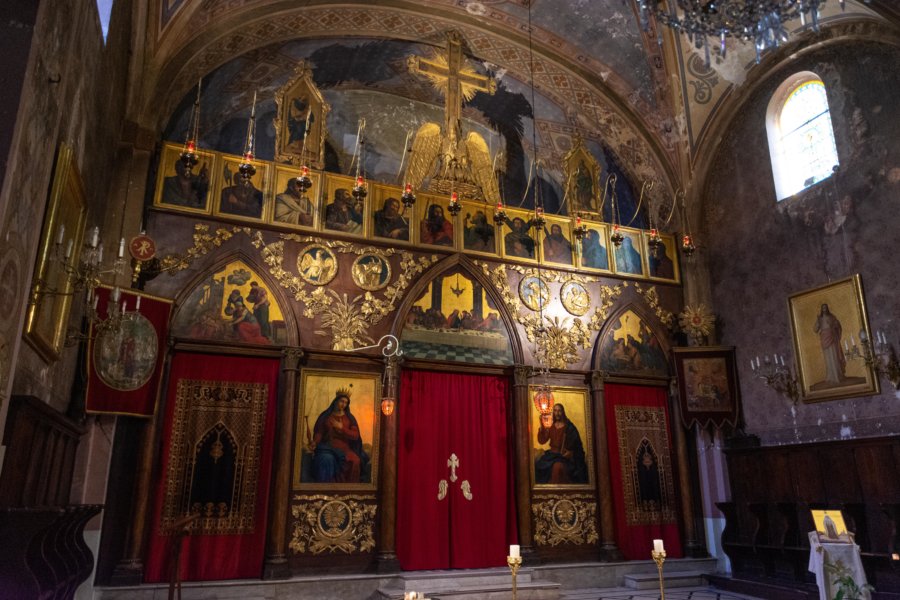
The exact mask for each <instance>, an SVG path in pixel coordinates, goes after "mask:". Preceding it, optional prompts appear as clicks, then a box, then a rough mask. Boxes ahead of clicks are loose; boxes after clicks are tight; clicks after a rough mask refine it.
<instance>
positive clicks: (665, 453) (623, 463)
mask: <svg viewBox="0 0 900 600" xmlns="http://www.w3.org/2000/svg"><path fill="white" fill-rule="evenodd" d="M604 394H605V398H606V423H607V428H608V432H609V435H608V436H607V437H608V443H609V446H608V448H609V462H610V471H611V479H612V490H613V498H614V505H615V512H616V543H617V544H618V546H619V549H620V550H621V551H622V554H623V555H624V557H625V558H626V559H628V560H649V559H650V551H651V550H652V548H653V540H654V539H662V540H663V542H664V543H665V547H666V555H667V556H668V557H670V558H680V557H681V556H682V550H681V539H680V537H679V533H678V516H677V515H678V510H677V500H676V494H675V484H674V482H675V479H676V478H675V475H674V473H673V470H672V466H673V461H672V442H671V440H672V436H671V432H670V429H669V426H668V415H667V411H666V391H665V389H664V388H661V387H651V386H637V385H621V384H611V383H609V384H606V385H605V386H604Z"/></svg>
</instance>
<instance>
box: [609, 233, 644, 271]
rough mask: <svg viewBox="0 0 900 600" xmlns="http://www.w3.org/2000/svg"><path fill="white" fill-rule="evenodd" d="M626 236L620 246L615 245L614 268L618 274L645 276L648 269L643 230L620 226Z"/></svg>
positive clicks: (613, 248) (613, 249)
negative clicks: (646, 267) (645, 258)
mask: <svg viewBox="0 0 900 600" xmlns="http://www.w3.org/2000/svg"><path fill="white" fill-rule="evenodd" d="M619 233H621V234H622V235H623V236H624V238H623V239H622V243H621V244H619V245H618V246H616V245H613V247H612V256H613V269H614V270H615V272H616V275H623V276H625V277H644V276H645V275H646V270H645V267H644V256H643V249H644V243H643V235H642V234H643V232H642V231H641V230H640V229H633V228H631V227H619Z"/></svg>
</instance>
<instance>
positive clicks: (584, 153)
mask: <svg viewBox="0 0 900 600" xmlns="http://www.w3.org/2000/svg"><path fill="white" fill-rule="evenodd" d="M563 164H564V165H565V167H564V168H565V181H566V189H565V197H566V198H568V200H569V214H575V213H576V212H579V211H598V210H599V206H600V197H601V195H602V192H601V191H600V189H599V188H600V172H601V169H600V163H598V162H597V159H596V158H594V156H593V155H592V154H591V153H590V152H589V151H588V149H587V147H586V146H585V145H584V139H582V137H581V136H578V137H576V138H575V143H574V144H573V145H572V148H571V149H570V150H569V151H568V152H567V153H566V155H565V156H564V157H563Z"/></svg>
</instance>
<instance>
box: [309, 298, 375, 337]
mask: <svg viewBox="0 0 900 600" xmlns="http://www.w3.org/2000/svg"><path fill="white" fill-rule="evenodd" d="M321 289H325V288H321ZM327 293H328V294H330V295H331V300H329V302H328V304H327V305H325V306H324V307H323V308H322V309H321V313H320V314H321V317H322V318H321V323H322V327H325V328H328V329H330V330H331V349H332V350H341V351H345V352H346V351H348V350H353V349H354V348H355V347H356V346H357V345H359V346H367V345H370V344H372V343H373V340H372V338H370V337H369V336H368V335H366V331H367V330H368V324H367V323H366V318H365V316H364V315H363V313H362V310H361V308H360V301H361V300H362V296H357V297H356V298H354V299H353V300H348V299H347V294H343V295H339V294H338V293H337V292H335V291H334V290H328V292H327ZM332 300H333V302H332ZM307 310H308V309H307ZM315 334H316V335H324V336H327V335H328V332H327V331H324V330H322V329H317V330H316V331H315Z"/></svg>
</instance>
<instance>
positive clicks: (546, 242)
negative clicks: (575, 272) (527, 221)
mask: <svg viewBox="0 0 900 600" xmlns="http://www.w3.org/2000/svg"><path fill="white" fill-rule="evenodd" d="M545 218H546V220H547V223H546V225H544V231H543V232H542V234H541V235H540V236H539V238H540V240H541V258H542V259H543V261H544V262H545V263H550V264H554V265H565V266H569V267H571V266H574V265H575V254H574V248H573V246H572V223H571V221H569V220H568V219H559V218H553V217H545Z"/></svg>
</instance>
